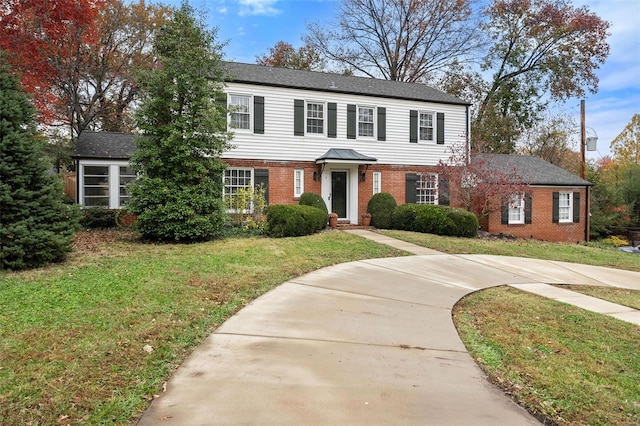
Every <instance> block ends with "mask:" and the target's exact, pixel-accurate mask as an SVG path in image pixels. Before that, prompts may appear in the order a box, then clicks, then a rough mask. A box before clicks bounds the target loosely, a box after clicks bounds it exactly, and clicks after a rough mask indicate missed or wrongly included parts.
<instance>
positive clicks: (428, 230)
mask: <svg viewBox="0 0 640 426" xmlns="http://www.w3.org/2000/svg"><path fill="white" fill-rule="evenodd" d="M454 229H455V224H454V223H453V220H452V219H451V218H450V217H449V216H448V215H447V212H446V211H445V209H444V208H442V207H440V206H437V205H434V204H421V205H420V206H419V208H418V210H417V214H416V220H415V230H416V231H417V232H423V233H425V234H436V235H453V231H454Z"/></svg>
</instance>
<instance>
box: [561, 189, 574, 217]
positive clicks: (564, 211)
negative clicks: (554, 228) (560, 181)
mask: <svg viewBox="0 0 640 426" xmlns="http://www.w3.org/2000/svg"><path fill="white" fill-rule="evenodd" d="M559 195H560V200H559V201H560V202H559V203H558V205H559V210H558V220H559V222H561V223H562V222H565V223H566V222H573V192H561V193H560V194H559Z"/></svg>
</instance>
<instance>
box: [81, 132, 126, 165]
mask: <svg viewBox="0 0 640 426" xmlns="http://www.w3.org/2000/svg"><path fill="white" fill-rule="evenodd" d="M133 137H134V135H133V134H131V133H115V132H87V131H84V132H82V133H80V137H79V138H78V143H77V145H76V150H75V151H74V153H73V157H74V158H110V159H114V160H115V159H119V160H128V159H129V158H130V157H131V154H133V153H134V152H135V150H136V144H135V143H134V142H133Z"/></svg>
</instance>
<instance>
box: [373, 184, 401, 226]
mask: <svg viewBox="0 0 640 426" xmlns="http://www.w3.org/2000/svg"><path fill="white" fill-rule="evenodd" d="M397 206H398V203H397V202H396V200H395V198H393V196H392V195H391V194H389V193H388V192H379V193H377V194H375V195H374V196H373V197H371V199H370V200H369V204H368V205H367V212H368V213H370V214H371V225H372V226H375V227H376V228H381V229H390V228H391V226H392V222H391V215H392V214H393V211H394V210H395V208H396V207H397Z"/></svg>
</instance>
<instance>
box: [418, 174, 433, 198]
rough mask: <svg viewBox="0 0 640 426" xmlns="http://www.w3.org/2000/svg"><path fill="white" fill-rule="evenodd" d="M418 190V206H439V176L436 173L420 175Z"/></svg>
mask: <svg viewBox="0 0 640 426" xmlns="http://www.w3.org/2000/svg"><path fill="white" fill-rule="evenodd" d="M416 190H417V194H416V202H417V203H418V204H438V175H437V174H435V173H419V174H418V181H417V183H416Z"/></svg>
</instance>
